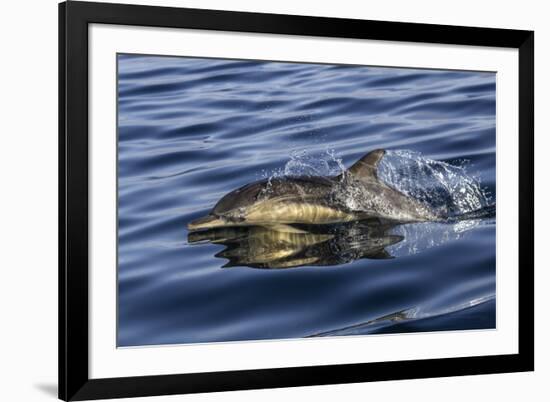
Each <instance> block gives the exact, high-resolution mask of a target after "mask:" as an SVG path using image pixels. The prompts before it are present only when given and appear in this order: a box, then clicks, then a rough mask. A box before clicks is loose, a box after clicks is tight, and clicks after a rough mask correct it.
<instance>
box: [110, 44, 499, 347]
mask: <svg viewBox="0 0 550 402" xmlns="http://www.w3.org/2000/svg"><path fill="white" fill-rule="evenodd" d="M376 148H384V149H387V150H388V153H387V154H386V156H385V157H384V159H383V161H382V163H381V166H380V168H379V169H380V170H379V175H380V178H381V179H382V180H384V181H386V182H387V183H388V184H389V185H391V186H393V187H395V188H398V189H400V190H401V191H403V192H405V193H407V194H409V195H410V196H413V197H416V198H418V199H421V200H424V201H425V202H428V203H432V204H436V205H432V206H433V207H436V208H439V209H440V210H442V211H445V212H446V213H448V214H449V215H453V216H461V215H464V214H465V215H464V216H468V217H469V218H468V219H460V220H453V221H449V222H438V223H418V224H407V225H400V226H397V227H392V228H390V229H388V231H389V232H388V233H390V234H388V233H386V232H385V233H384V235H383V236H386V237H384V238H387V236H390V237H389V238H390V239H394V240H392V241H390V242H389V243H392V244H389V245H387V247H386V248H385V249H384V250H383V252H382V251H380V252H378V251H377V252H372V253H361V252H360V251H361V250H363V251H364V246H363V243H360V245H359V246H357V244H358V243H357V242H356V239H357V237H356V235H357V233H359V234H364V233H365V232H364V231H363V229H362V228H357V227H356V226H354V227H350V228H348V227H346V228H344V229H341V230H340V231H339V232H338V235H337V237H338V236H339V237H338V239H339V240H341V242H344V247H343V248H342V247H339V248H338V247H333V248H326V247H325V248H324V249H323V258H322V259H320V260H319V259H318V260H316V261H317V263H314V262H313V261H314V259H310V260H304V263H303V264H300V263H295V264H290V266H288V267H286V269H281V267H279V269H269V268H266V269H258V267H256V268H254V267H253V265H254V264H252V263H251V262H248V263H247V262H246V261H245V260H243V259H240V260H238V261H237V264H228V260H230V258H224V252H225V256H226V257H227V255H228V252H227V251H226V250H227V248H228V247H227V244H222V243H216V242H210V241H202V242H201V241H199V242H196V243H195V242H193V241H192V237H188V236H189V233H188V231H187V229H186V225H187V224H188V223H189V222H190V221H192V220H194V219H196V218H199V217H201V216H204V215H206V214H207V213H208V212H209V211H210V209H211V208H212V207H213V206H214V204H215V203H216V202H217V201H218V200H219V199H220V198H221V197H222V196H223V195H225V194H226V193H228V192H229V191H232V190H234V189H236V188H238V187H241V186H243V185H245V184H247V183H250V182H252V181H256V180H259V179H262V178H269V177H273V176H281V175H304V174H306V175H308V174H316V175H317V174H320V175H323V174H324V175H332V174H337V173H338V171H339V170H341V169H342V166H346V167H349V166H350V165H351V164H353V163H354V162H355V161H356V160H357V159H359V158H360V157H361V156H363V155H364V154H366V153H367V152H368V151H370V150H373V149H376ZM495 202H496V198H495V75H494V74H493V73H489V72H467V71H443V70H420V69H405V68H381V67H368V66H344V65H322V64H304V63H284V62H261V61H236V60H225V59H204V58H187V57H161V56H142V55H119V56H118V335H117V337H118V339H117V344H118V346H137V345H158V344H181V343H196V342H220V341H240V340H262V339H280V338H301V337H311V336H337V335H338V336H340V335H366V334H371V333H377V334H380V333H396V332H399V333H404V332H415V331H439V330H466V329H487V328H494V327H495V297H496V294H495V292H496V290H495V216H494V213H493V214H481V215H475V214H474V215H468V214H469V213H472V212H474V211H476V210H478V209H479V208H482V209H483V208H486V207H487V206H491V205H492V204H494V203H495ZM255 233H256V232H255ZM369 233H370V234H369V235H368V236H367V242H368V241H371V238H372V236H375V237H376V236H378V235H377V234H376V233H375V234H374V235H373V234H372V232H369ZM239 236H240V234H239ZM246 236H248V237H247V243H246V245H245V244H244V243H242V242H241V243H239V244H238V246H237V248H239V247H241V249H242V247H249V248H252V247H256V248H258V247H264V246H265V244H264V243H261V241H265V236H264V237H261V239H263V240H261V241H260V243H257V242H256V243H251V242H250V241H249V240H248V239H250V238H251V235H250V233H248V232H247V234H246ZM369 236H370V237H369ZM391 236H393V237H391ZM256 238H260V237H256ZM377 238H378V237H377ZM341 242H340V243H337V244H338V245H339V246H341V245H342V243H341ZM354 242H355V243H354ZM333 243H334V242H333ZM327 244H329V243H327ZM350 244H353V245H354V246H353V247H351V250H353V251H354V253H351V252H349V250H350V248H349V246H350ZM330 245H332V243H331V244H330ZM233 247H235V246H233ZM315 247H317V246H315ZM346 247H347V248H346ZM343 249H345V250H346V252H347V254H345V253H344V252H343V251H342V250H343ZM224 250H225V251H224ZM327 250H328V251H327ZM357 250H359V253H357ZM330 253H332V255H329V254H330ZM329 257H330V258H329ZM332 257H335V258H332ZM336 257H338V258H336ZM308 261H309V262H310V263H309V265H308V263H307V262H308ZM320 262H324V264H320ZM224 265H232V266H230V267H226V268H222V266H224Z"/></svg>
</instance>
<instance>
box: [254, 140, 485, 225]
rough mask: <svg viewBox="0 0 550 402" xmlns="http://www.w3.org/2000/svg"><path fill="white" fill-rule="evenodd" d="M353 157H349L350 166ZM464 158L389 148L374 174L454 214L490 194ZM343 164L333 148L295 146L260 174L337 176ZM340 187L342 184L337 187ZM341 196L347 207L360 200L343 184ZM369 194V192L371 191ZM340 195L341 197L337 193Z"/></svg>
mask: <svg viewBox="0 0 550 402" xmlns="http://www.w3.org/2000/svg"><path fill="white" fill-rule="evenodd" d="M354 162H355V161H349V163H348V165H349V166H351V165H352V164H353V163H354ZM469 167H470V166H469V162H468V161H467V160H461V161H460V162H458V163H457V164H450V163H447V162H442V161H436V160H432V159H429V158H426V157H424V156H422V154H420V153H419V152H414V151H409V150H389V151H386V154H385V155H384V157H383V158H382V160H381V161H380V164H379V166H378V177H379V178H380V179H381V180H382V181H383V182H384V183H386V184H387V185H389V186H391V187H393V188H395V189H396V190H399V191H401V192H402V193H404V194H406V195H408V196H410V197H412V198H415V199H417V200H419V201H420V202H421V203H422V204H424V205H425V206H426V208H427V209H430V210H432V211H434V212H435V213H436V214H437V215H438V216H447V217H452V216H458V215H461V214H464V213H468V212H472V211H476V210H479V209H481V208H484V207H486V206H488V205H490V204H491V195H490V194H489V193H488V192H487V191H486V190H485V189H483V188H482V186H481V184H480V180H479V178H478V177H476V176H475V175H472V174H470V173H469V172H467V169H468V168H469ZM345 170H346V167H345V165H344V163H343V161H342V158H341V157H339V156H338V155H337V154H336V152H335V151H334V150H332V149H330V150H329V149H327V150H325V151H324V152H318V153H313V154H311V153H309V152H308V151H307V150H297V151H293V152H292V153H291V154H290V159H289V161H288V162H286V164H285V166H284V167H283V168H280V169H276V170H274V171H271V172H267V171H264V172H263V177H264V178H267V179H268V180H271V179H273V178H276V177H292V176H338V175H340V174H341V173H343V172H344V171H345ZM341 190H344V187H343V188H342V189H341ZM341 196H344V197H345V200H341V201H343V202H344V203H345V205H347V206H348V207H349V208H350V209H356V208H359V206H361V205H363V204H364V198H365V197H364V196H365V195H364V194H363V193H362V192H361V191H358V190H357V189H354V188H345V194H341ZM371 197H372V195H371ZM339 198H340V199H341V198H342V197H339Z"/></svg>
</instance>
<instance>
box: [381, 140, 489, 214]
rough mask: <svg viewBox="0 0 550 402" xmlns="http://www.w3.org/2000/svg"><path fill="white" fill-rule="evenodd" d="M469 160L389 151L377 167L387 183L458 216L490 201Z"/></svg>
mask: <svg viewBox="0 0 550 402" xmlns="http://www.w3.org/2000/svg"><path fill="white" fill-rule="evenodd" d="M468 165H469V162H468V161H467V160H462V161H460V162H459V164H456V165H451V164H449V163H447V162H442V161H436V160H432V159H428V158H426V157H424V156H422V155H421V154H420V153H418V152H413V151H406V150H395V151H387V152H386V155H384V158H383V159H382V160H381V162H380V165H379V167H378V176H379V178H380V179H381V180H382V181H384V182H385V183H386V184H388V185H390V186H391V187H393V188H395V189H396V190H399V191H401V192H402V193H404V194H406V195H408V196H410V197H413V198H416V199H418V200H420V201H422V202H423V203H425V204H426V205H428V206H429V207H430V208H432V209H433V210H435V211H436V212H438V214H440V215H443V216H456V215H461V214H464V213H467V212H472V211H476V210H479V209H481V208H484V207H486V206H488V205H490V202H491V196H490V194H489V193H488V192H487V191H486V190H484V189H483V188H482V187H481V184H480V181H479V178H478V177H476V176H475V175H471V174H469V173H468V172H467V167H468Z"/></svg>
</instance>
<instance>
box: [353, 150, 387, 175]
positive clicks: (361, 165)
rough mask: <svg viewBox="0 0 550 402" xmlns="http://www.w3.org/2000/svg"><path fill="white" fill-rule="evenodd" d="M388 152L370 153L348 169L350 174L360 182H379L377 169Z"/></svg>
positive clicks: (377, 151)
mask: <svg viewBox="0 0 550 402" xmlns="http://www.w3.org/2000/svg"><path fill="white" fill-rule="evenodd" d="M385 153H386V151H384V150H383V149H376V150H374V151H371V152H369V153H368V154H366V155H365V156H363V157H362V158H361V159H359V160H358V161H357V162H355V163H354V164H353V166H351V167H350V168H349V169H348V173H349V174H351V175H352V176H354V177H356V178H357V179H360V180H369V179H370V180H378V176H377V174H376V168H377V166H378V162H380V160H381V159H382V157H383V156H384V154H385Z"/></svg>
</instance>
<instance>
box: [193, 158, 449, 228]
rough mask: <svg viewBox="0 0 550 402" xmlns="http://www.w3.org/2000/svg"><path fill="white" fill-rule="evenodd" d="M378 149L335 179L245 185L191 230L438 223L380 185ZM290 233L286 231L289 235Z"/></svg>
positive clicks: (419, 207)
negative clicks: (384, 221)
mask: <svg viewBox="0 0 550 402" xmlns="http://www.w3.org/2000/svg"><path fill="white" fill-rule="evenodd" d="M384 153H385V151H384V150H382V149H378V150H375V151H372V152H370V153H368V154H367V155H365V156H363V157H362V158H361V159H359V160H358V161H357V162H356V163H355V164H354V165H353V166H351V167H350V168H349V169H348V170H346V171H345V172H344V173H343V174H341V175H338V176H330V177H324V176H300V177H284V178H271V179H265V180H261V181H257V182H254V183H250V184H247V185H246V186H243V187H241V188H239V189H237V190H235V191H232V192H230V193H229V194H227V195H225V196H224V197H222V199H221V200H220V201H218V203H217V204H216V205H215V206H214V208H213V209H212V211H211V212H210V213H209V214H208V215H207V216H205V217H203V218H199V219H196V220H194V221H193V222H190V223H189V224H188V225H187V227H188V229H189V230H200V229H210V228H219V227H234V226H250V225H257V226H273V225H277V226H278V227H279V231H281V230H282V229H281V228H282V227H285V226H286V227H289V228H290V227H291V226H290V225H292V224H310V225H311V224H313V225H316V224H333V223H342V222H351V221H359V220H365V219H372V218H378V219H389V220H395V221H400V222H422V221H432V220H437V219H438V217H437V216H436V215H435V214H434V213H433V212H432V211H430V210H429V208H427V207H426V206H425V205H424V204H422V203H420V202H419V201H418V200H416V199H414V198H411V197H408V196H407V195H405V194H403V193H401V192H400V191H398V190H396V189H393V188H391V187H390V186H388V185H387V184H385V183H383V182H382V181H380V180H379V179H378V174H377V167H378V163H379V162H380V160H381V159H382V157H383V156H384ZM289 230H290V229H289Z"/></svg>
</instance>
